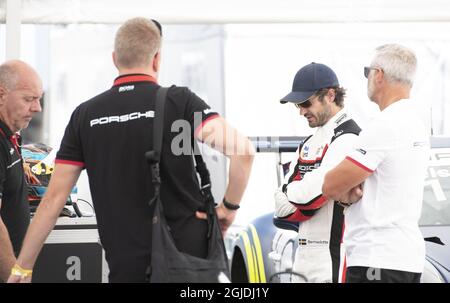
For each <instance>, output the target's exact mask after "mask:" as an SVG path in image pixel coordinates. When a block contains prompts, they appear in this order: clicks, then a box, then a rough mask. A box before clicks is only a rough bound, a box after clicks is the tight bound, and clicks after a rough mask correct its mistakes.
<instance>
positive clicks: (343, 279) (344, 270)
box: [341, 256, 347, 283]
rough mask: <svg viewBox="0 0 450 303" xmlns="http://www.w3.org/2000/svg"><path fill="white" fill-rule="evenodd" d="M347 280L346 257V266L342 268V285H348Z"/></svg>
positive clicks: (345, 261) (345, 263) (345, 260)
mask: <svg viewBox="0 0 450 303" xmlns="http://www.w3.org/2000/svg"><path fill="white" fill-rule="evenodd" d="M346 278H347V257H346V256H344V265H343V266H342V277H341V283H346V281H345V279H346Z"/></svg>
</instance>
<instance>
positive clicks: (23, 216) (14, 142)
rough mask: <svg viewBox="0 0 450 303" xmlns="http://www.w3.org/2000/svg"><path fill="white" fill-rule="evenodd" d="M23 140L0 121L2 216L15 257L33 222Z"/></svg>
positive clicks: (0, 195)
mask: <svg viewBox="0 0 450 303" xmlns="http://www.w3.org/2000/svg"><path fill="white" fill-rule="evenodd" d="M21 144H22V143H21V139H20V136H19V135H18V134H13V133H12V132H11V130H10V129H9V128H8V126H6V124H5V123H3V121H0V199H1V200H2V205H1V209H0V215H1V217H2V220H3V222H4V223H5V226H6V228H7V229H8V233H9V237H10V239H11V242H12V245H13V249H14V252H15V254H16V256H17V255H18V254H19V252H20V248H21V246H22V241H23V238H24V237H25V233H26V231H27V228H28V225H29V224H30V205H29V203H28V198H27V185H26V183H25V177H24V171H23V161H22V155H21V149H20V146H21Z"/></svg>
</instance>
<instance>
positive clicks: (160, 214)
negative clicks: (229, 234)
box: [145, 87, 230, 283]
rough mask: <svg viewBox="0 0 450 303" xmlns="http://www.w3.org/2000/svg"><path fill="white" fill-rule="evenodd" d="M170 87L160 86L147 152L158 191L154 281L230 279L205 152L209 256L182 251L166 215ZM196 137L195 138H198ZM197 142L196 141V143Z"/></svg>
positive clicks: (202, 168) (201, 167)
mask: <svg viewBox="0 0 450 303" xmlns="http://www.w3.org/2000/svg"><path fill="white" fill-rule="evenodd" d="M167 90H168V88H162V87H161V88H159V90H158V92H157V95H156V106H155V124H154V128H153V129H154V130H153V148H154V150H153V151H149V152H147V153H146V154H145V155H146V158H147V160H148V162H149V165H150V170H151V174H152V183H153V186H154V189H155V194H154V196H153V198H152V199H151V200H150V202H149V203H150V205H153V204H154V214H153V230H152V253H151V264H150V266H149V268H148V270H147V278H148V281H149V282H150V283H162V282H176V283H180V282H181V283H186V282H188V283H214V282H229V277H230V274H229V268H228V259H227V255H226V252H225V246H224V243H223V239H222V233H221V230H220V226H219V222H218V218H217V214H216V211H215V205H214V199H213V196H212V194H211V185H210V180H209V172H208V169H207V168H206V165H205V163H204V161H203V159H202V157H201V155H196V156H195V161H196V169H197V172H198V173H199V175H200V179H201V189H200V191H201V194H202V197H203V200H204V202H205V209H206V213H207V217H208V235H207V238H208V255H207V257H206V259H203V258H198V257H195V256H192V255H189V254H186V253H183V252H180V251H179V250H178V249H177V248H176V246H175V242H174V240H173V237H172V235H171V233H170V229H169V227H168V225H167V221H166V218H165V216H164V210H163V205H162V202H161V199H160V186H161V179H160V175H159V163H160V158H161V146H162V137H163V125H164V103H165V99H166V95H167ZM194 141H195V139H194ZM195 144H196V143H195Z"/></svg>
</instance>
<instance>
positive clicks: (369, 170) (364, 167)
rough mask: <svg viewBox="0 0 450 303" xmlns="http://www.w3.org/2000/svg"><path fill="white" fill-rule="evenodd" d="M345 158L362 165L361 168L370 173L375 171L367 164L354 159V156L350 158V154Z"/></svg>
mask: <svg viewBox="0 0 450 303" xmlns="http://www.w3.org/2000/svg"><path fill="white" fill-rule="evenodd" d="M345 159H347V160H349V161H351V162H353V163H354V164H356V165H357V166H359V167H361V168H362V169H364V170H365V171H368V172H369V173H373V172H374V171H373V170H371V169H370V168H368V167H367V166H365V165H363V164H361V163H359V162H358V161H356V160H355V159H353V158H350V157H349V156H347V157H345Z"/></svg>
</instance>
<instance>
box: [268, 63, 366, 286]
mask: <svg viewBox="0 0 450 303" xmlns="http://www.w3.org/2000/svg"><path fill="white" fill-rule="evenodd" d="M344 96H345V89H344V88H342V87H340V85H339V81H338V79H337V77H336V74H335V73H334V72H333V70H331V69H330V68H329V67H328V66H326V65H324V64H320V63H314V62H313V63H311V64H308V65H306V66H304V67H302V68H301V69H300V70H299V71H298V72H297V74H296V75H295V78H294V83H293V85H292V92H290V93H289V94H288V95H287V96H285V97H284V98H282V99H281V101H280V102H281V103H293V104H294V105H295V107H296V108H297V109H298V110H299V111H300V115H302V116H304V117H305V118H306V119H307V120H308V123H309V126H310V127H312V128H316V132H315V133H314V134H313V135H312V136H309V137H308V138H306V139H305V140H304V141H303V142H302V143H301V144H300V146H299V148H298V150H297V153H296V154H297V155H296V157H297V159H295V161H292V162H291V164H290V168H289V172H288V174H287V175H286V177H285V180H284V184H283V185H282V186H281V187H280V188H279V189H277V191H276V193H275V207H276V211H275V214H276V216H277V217H279V218H283V219H286V220H289V221H294V222H301V224H300V227H299V247H298V249H297V251H296V254H295V261H294V265H293V271H294V272H295V273H296V275H295V281H297V282H338V281H340V280H342V277H341V275H340V274H339V272H340V269H341V267H342V264H343V263H344V262H343V261H344V260H343V259H342V258H341V240H342V231H343V207H342V206H341V205H340V204H338V203H334V201H332V200H330V199H328V198H327V197H326V196H324V195H323V194H322V184H323V181H324V177H325V174H326V173H327V172H328V171H329V170H331V169H332V168H334V167H335V166H336V165H337V164H338V163H339V162H340V161H342V160H343V159H344V158H345V156H346V154H347V153H348V152H349V151H350V150H351V148H352V147H353V146H354V142H355V140H356V138H357V135H358V134H359V132H360V128H359V127H358V125H357V124H356V123H355V121H353V120H352V119H350V118H349V115H348V113H347V112H346V111H345V109H344ZM353 198H354V199H355V198H356V199H357V198H359V197H353ZM342 255H343V254H342Z"/></svg>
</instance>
